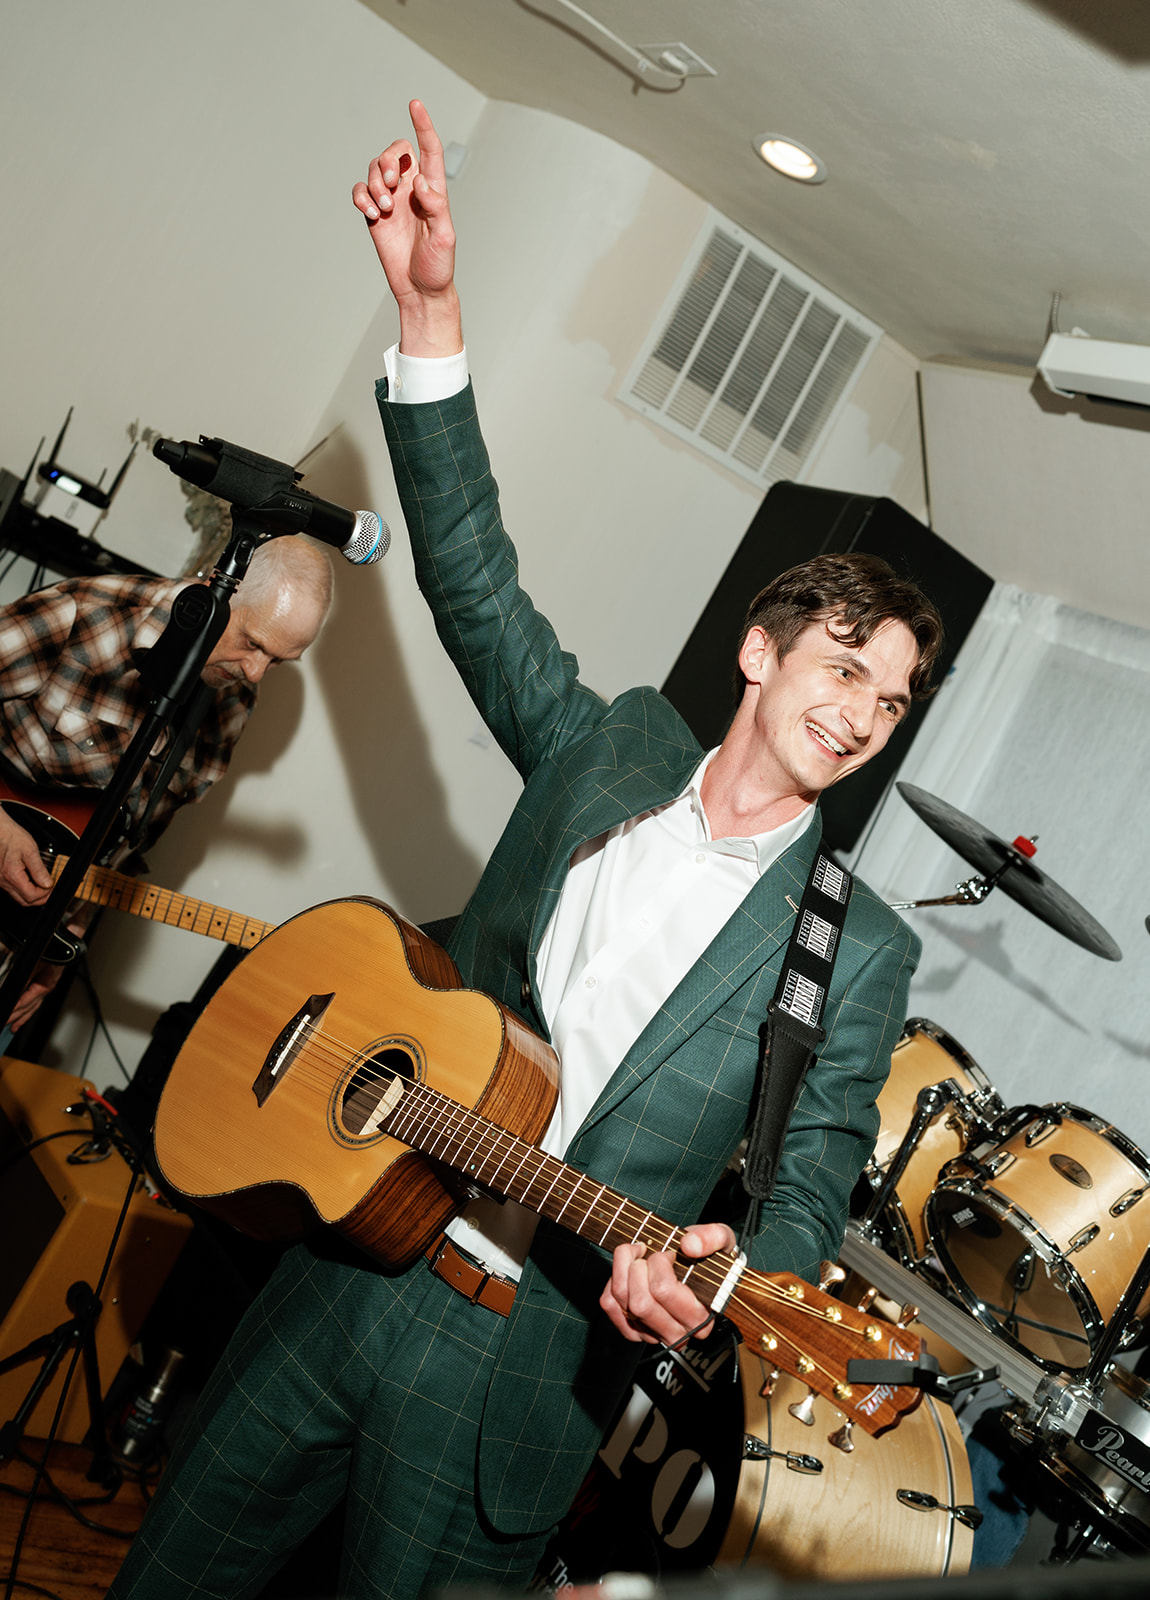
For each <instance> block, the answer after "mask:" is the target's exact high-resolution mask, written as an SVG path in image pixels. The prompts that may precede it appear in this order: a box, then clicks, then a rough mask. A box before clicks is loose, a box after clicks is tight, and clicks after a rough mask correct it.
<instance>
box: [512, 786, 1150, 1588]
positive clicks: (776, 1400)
mask: <svg viewBox="0 0 1150 1600" xmlns="http://www.w3.org/2000/svg"><path fill="white" fill-rule="evenodd" d="M898 789H899V791H900V793H901V794H902V795H903V798H904V799H905V800H906V801H907V803H908V804H909V805H910V806H911V807H912V809H913V810H914V811H915V812H916V813H917V814H918V816H919V817H920V818H922V820H924V821H925V822H926V823H927V824H928V826H929V827H931V828H932V829H933V830H934V831H935V832H936V833H938V834H939V835H940V836H941V837H942V838H943V839H944V840H945V841H946V842H947V843H948V844H950V845H951V847H952V848H953V849H955V850H956V851H958V853H959V854H960V855H961V856H962V857H963V859H964V860H965V861H966V862H968V863H969V864H970V865H972V866H973V867H975V869H976V870H977V872H978V873H979V874H980V876H979V877H976V878H972V879H970V880H968V881H967V882H966V883H963V884H959V885H958V887H957V889H956V890H955V892H954V893H953V894H951V895H948V896H945V897H943V898H942V899H940V900H929V901H923V900H920V901H914V902H911V903H909V904H905V905H903V906H898V907H896V908H895V909H910V906H911V905H913V906H922V905H975V904H978V903H980V902H981V901H982V900H984V899H985V898H986V896H987V894H989V893H990V891H991V890H992V889H994V888H996V887H998V888H1001V889H1002V890H1003V891H1004V893H1006V894H1007V895H1009V896H1011V897H1012V898H1013V899H1015V900H1016V901H1018V902H1019V903H1020V904H1022V905H1023V906H1025V907H1026V908H1027V909H1028V910H1029V911H1030V912H1031V913H1032V914H1033V915H1035V916H1037V917H1039V918H1040V919H1041V920H1042V921H1044V922H1046V923H1047V924H1048V925H1049V926H1051V927H1053V928H1054V929H1056V930H1057V931H1058V932H1059V933H1061V934H1063V935H1064V936H1065V937H1067V938H1068V939H1071V940H1072V941H1074V942H1075V943H1076V944H1078V945H1080V946H1082V947H1083V948H1084V949H1086V950H1089V951H1090V952H1092V953H1093V954H1095V955H1098V956H1100V957H1102V958H1103V959H1106V960H1118V959H1120V957H1121V951H1120V950H1119V949H1118V946H1117V945H1116V944H1115V943H1114V941H1113V940H1112V939H1111V938H1110V936H1109V934H1108V933H1107V932H1106V931H1105V929H1103V928H1102V927H1100V926H1099V924H1098V923H1097V922H1095V921H1094V919H1093V918H1092V917H1091V916H1089V914H1088V913H1087V912H1086V911H1084V910H1083V908H1082V907H1081V906H1079V905H1078V904H1077V903H1076V902H1075V901H1074V900H1072V899H1071V898H1070V896H1069V895H1068V894H1066V893H1065V892H1064V891H1063V890H1062V889H1061V888H1060V887H1059V886H1058V885H1057V884H1055V883H1053V882H1052V881H1051V880H1050V879H1049V878H1048V877H1047V876H1046V875H1045V874H1044V873H1043V872H1042V871H1041V870H1040V869H1039V868H1038V867H1037V866H1036V865H1035V864H1034V860H1033V856H1034V841H1033V840H1029V839H1016V840H1015V841H1014V843H1013V844H1007V843H1005V842H1004V841H1002V840H1000V839H998V838H996V837H995V836H994V835H993V834H991V833H988V832H987V831H986V830H985V829H983V828H981V827H980V826H979V825H978V824H976V823H974V822H972V821H971V820H970V819H969V818H967V817H965V816H963V815H962V813H961V812H958V811H956V810H954V808H953V807H951V806H949V805H947V804H945V803H944V802H943V801H941V800H937V799H936V798H935V797H934V796H932V795H928V794H926V793H925V792H924V791H923V790H921V789H916V788H913V787H912V786H911V785H909V784H903V783H900V784H899V785H898ZM1148 927H1150V923H1148ZM878 1110H879V1114H880V1118H881V1127H880V1131H879V1135H878V1139H877V1142H876V1146H875V1150H874V1155H873V1157H872V1160H871V1162H870V1164H869V1166H868V1168H867V1170H866V1174H865V1177H864V1179H863V1180H862V1181H861V1182H860V1185H859V1189H858V1191H857V1192H856V1197H855V1207H854V1210H855V1215H854V1217H853V1218H852V1220H851V1221H850V1222H849V1224H848V1227H847V1232H846V1237H845V1239H844V1241H843V1247H842V1251H841V1254H840V1257H839V1263H838V1264H837V1265H833V1264H827V1269H826V1273H825V1277H824V1283H823V1287H824V1288H831V1286H832V1284H834V1285H835V1286H834V1287H833V1288H831V1292H833V1293H834V1294H836V1295H839V1296H840V1297H841V1298H843V1299H844V1300H853V1301H855V1302H856V1303H858V1304H860V1305H864V1306H869V1305H871V1304H873V1305H874V1306H875V1309H876V1311H877V1312H878V1313H880V1314H881V1315H883V1316H885V1317H887V1318H888V1319H890V1320H892V1321H896V1322H898V1323H900V1324H901V1325H903V1326H909V1327H912V1328H913V1329H914V1331H915V1332H917V1333H920V1334H922V1335H923V1337H924V1342H925V1348H926V1349H927V1351H928V1352H929V1353H930V1355H931V1356H932V1357H933V1358H934V1362H933V1363H931V1362H928V1363H926V1364H925V1366H926V1367H927V1369H928V1370H926V1372H925V1375H922V1376H919V1375H917V1374H916V1376H915V1377H914V1378H912V1379H910V1380H909V1381H920V1382H922V1384H923V1387H924V1391H925V1392H924V1395H923V1400H922V1404H921V1405H920V1406H919V1407H918V1408H917V1409H916V1410H914V1411H912V1412H910V1413H909V1414H907V1415H904V1416H903V1417H902V1418H901V1420H900V1421H899V1424H898V1426H897V1427H896V1428H894V1429H893V1430H891V1431H889V1432H886V1433H884V1434H881V1435H879V1436H878V1437H871V1436H869V1435H867V1434H865V1433H862V1432H861V1431H859V1430H853V1432H852V1429H851V1428H850V1426H849V1424H847V1423H846V1419H845V1417H844V1415H843V1413H841V1412H839V1411H838V1410H836V1408H835V1407H834V1405H833V1404H832V1403H831V1402H830V1401H828V1400H826V1399H822V1398H819V1397H818V1396H816V1395H815V1394H814V1392H813V1391H808V1390H807V1388H806V1386H805V1385H804V1384H803V1383H802V1382H801V1381H800V1380H798V1379H796V1378H791V1377H787V1376H785V1375H780V1374H779V1373H778V1372H776V1371H774V1370H773V1369H772V1368H771V1367H770V1366H769V1364H768V1363H766V1362H765V1361H764V1360H763V1359H762V1358H761V1357H760V1356H759V1355H756V1354H755V1353H754V1352H753V1351H749V1350H745V1349H741V1350H740V1351H739V1353H738V1361H737V1363H736V1362H733V1361H730V1360H729V1359H727V1360H726V1361H725V1362H724V1354H723V1351H725V1353H726V1355H727V1357H728V1358H729V1356H730V1346H729V1345H728V1346H725V1347H723V1350H721V1351H720V1353H719V1354H718V1355H716V1351H715V1347H714V1344H713V1342H712V1341H699V1342H697V1343H694V1344H688V1345H687V1346H686V1348H685V1349H683V1350H681V1351H674V1352H668V1351H666V1350H663V1351H660V1352H658V1353H657V1354H656V1355H653V1356H652V1357H651V1358H649V1359H648V1360H646V1361H645V1362H643V1363H641V1365H640V1368H639V1372H638V1374H637V1377H636V1383H635V1388H634V1390H633V1393H632V1396H631V1400H630V1402H629V1403H628V1405H627V1407H626V1409H625V1410H624V1411H623V1412H621V1413H620V1415H619V1417H618V1418H617V1419H616V1423H615V1425H614V1427H613V1429H612V1430H611V1432H610V1433H609V1434H608V1436H607V1439H606V1440H605V1442H604V1447H603V1449H602V1450H601V1451H600V1454H599V1459H598V1460H597V1462H596V1469H595V1472H593V1474H592V1475H591V1476H590V1477H589V1479H588V1481H587V1483H586V1484H585V1486H584V1494H583V1496H582V1498H581V1500H580V1501H578V1502H577V1503H576V1513H575V1514H574V1516H573V1524H572V1529H566V1528H565V1529H564V1530H563V1533H564V1537H563V1538H561V1539H560V1541H559V1545H558V1547H557V1548H558V1550H559V1552H560V1554H559V1555H556V1552H555V1550H554V1549H553V1550H552V1552H551V1557H552V1566H551V1569H550V1571H549V1574H548V1575H546V1576H544V1577H543V1578H542V1579H541V1581H540V1583H539V1584H538V1585H537V1586H538V1587H541V1588H548V1589H552V1590H555V1589H558V1588H561V1587H563V1586H564V1585H565V1584H566V1583H567V1582H568V1581H569V1579H570V1577H571V1576H572V1575H573V1574H576V1573H577V1571H578V1559H577V1555H576V1552H580V1553H582V1554H583V1556H584V1558H585V1559H586V1557H587V1554H588V1552H589V1551H592V1550H593V1551H594V1559H595V1560H596V1562H598V1563H599V1564H600V1565H601V1558H602V1557H603V1555H604V1551H606V1550H608V1549H610V1550H611V1557H610V1559H609V1561H608V1564H609V1565H610V1564H611V1562H612V1561H613V1564H614V1565H615V1566H617V1567H619V1568H620V1569H621V1570H643V1571H654V1572H664V1573H665V1572H669V1571H675V1570H677V1569H678V1570H682V1569H684V1568H686V1569H690V1570H698V1568H699V1566H700V1565H704V1566H712V1567H714V1568H716V1569H719V1570H720V1571H725V1572H730V1571H732V1570H739V1569H743V1570H746V1569H747V1568H751V1567H756V1566H757V1567H764V1566H765V1567H768V1568H769V1569H771V1570H772V1571H773V1572H774V1573H776V1574H778V1575H779V1576H781V1577H784V1578H787V1579H794V1580H820V1579H832V1580H839V1579H843V1578H869V1579H878V1578H881V1579H885V1578H890V1577H900V1576H902V1577H905V1576H912V1575H920V1576H924V1577H931V1576H939V1577H941V1576H953V1575H957V1574H961V1573H963V1572H965V1571H966V1570H967V1568H968V1566H969V1565H970V1561H971V1556H972V1549H973V1542H974V1539H975V1533H976V1530H977V1528H978V1527H979V1526H980V1524H981V1523H982V1520H983V1513H982V1510H981V1509H980V1508H978V1507H977V1506H976V1505H975V1504H974V1500H975V1494H974V1490H973V1487H972V1472H971V1461H970V1457H969V1455H968V1445H967V1441H966V1440H965V1439H964V1437H963V1430H962V1428H961V1427H960V1424H959V1420H958V1415H957V1414H956V1410H957V1407H958V1406H961V1404H962V1403H964V1402H965V1401H967V1400H969V1399H971V1398H972V1397H978V1396H985V1395H987V1394H988V1393H989V1394H990V1395H992V1396H994V1397H995V1400H996V1405H997V1407H1001V1408H1002V1409H1001V1412H1000V1414H1001V1416H1002V1418H1003V1419H1004V1421H1005V1425H1006V1437H1007V1439H1008V1440H1009V1443H1008V1444H1006V1445H1004V1447H1003V1448H1004V1450H1005V1451H1006V1452H1007V1453H1008V1454H1009V1456H1010V1458H1011V1460H1012V1461H1013V1462H1014V1463H1015V1464H1016V1466H1018V1467H1019V1468H1020V1469H1021V1470H1020V1472H1016V1473H1015V1477H1016V1479H1021V1480H1022V1481H1023V1482H1024V1483H1025V1484H1026V1486H1027V1488H1033V1494H1032V1495H1030V1494H1028V1495H1027V1496H1026V1498H1031V1499H1033V1501H1034V1502H1035V1503H1038V1504H1040V1505H1043V1509H1048V1514H1049V1515H1050V1516H1051V1518H1052V1520H1053V1521H1054V1523H1055V1525H1056V1529H1057V1535H1056V1546H1055V1549H1054V1550H1053V1551H1052V1555H1051V1558H1052V1559H1053V1560H1056V1561H1059V1562H1070V1561H1074V1560H1077V1559H1079V1558H1081V1557H1083V1556H1085V1555H1087V1554H1090V1555H1095V1556H1111V1555H1115V1554H1117V1555H1141V1554H1145V1553H1146V1552H1148V1551H1150V1386H1148V1385H1147V1384H1146V1383H1145V1382H1143V1380H1142V1379H1141V1378H1140V1377H1138V1376H1137V1375H1136V1374H1135V1373H1134V1372H1133V1371H1132V1370H1130V1369H1129V1368H1128V1367H1127V1366H1124V1365H1122V1364H1120V1363H1119V1362H1118V1360H1117V1359H1116V1358H1117V1357H1118V1356H1119V1355H1120V1354H1125V1353H1126V1352H1129V1351H1132V1350H1133V1349H1134V1348H1135V1347H1136V1346H1137V1345H1138V1344H1139V1343H1140V1340H1141V1333H1142V1325H1141V1319H1142V1317H1143V1316H1144V1315H1146V1313H1147V1310H1148V1309H1150V1161H1148V1160H1147V1158H1146V1156H1145V1155H1143V1153H1142V1152H1141V1151H1140V1150H1139V1149H1138V1148H1137V1147H1136V1146H1135V1145H1134V1144H1133V1143H1132V1142H1131V1141H1130V1140H1129V1139H1127V1138H1125V1137H1124V1136H1123V1135H1122V1134H1121V1133H1120V1132H1119V1131H1118V1130H1117V1129H1116V1128H1114V1127H1113V1126H1111V1125H1110V1124H1109V1123H1107V1122H1106V1121H1105V1120H1104V1119H1102V1118H1100V1117H1097V1116H1095V1115H1093V1114H1092V1113H1091V1112H1089V1111H1086V1110H1083V1109H1082V1108H1081V1107H1079V1106H1075V1105H1070V1104H1066V1103H1058V1104H1053V1105H1042V1106H1039V1105H1023V1106H1014V1107H1011V1106H1008V1105H1007V1104H1006V1103H1005V1101H1004V1100H1003V1099H1002V1097H1001V1096H1000V1095H999V1093H998V1092H997V1091H996V1089H995V1087H994V1085H993V1084H992V1083H991V1081H990V1079H989V1078H988V1077H987V1075H986V1073H985V1072H983V1070H982V1069H981V1068H980V1067H979V1066H978V1064H977V1063H976V1062H975V1061H974V1060H973V1059H972V1058H971V1056H970V1055H969V1054H968V1053H967V1052H966V1051H965V1050H964V1049H963V1048H962V1046H961V1045H960V1044H958V1043H957V1041H956V1040H955V1039H953V1038H952V1037H951V1036H950V1035H949V1034H948V1033H946V1032H945V1031H944V1030H943V1029H942V1028H940V1027H938V1026H936V1025H935V1024H934V1023H932V1022H930V1021H927V1020H926V1019H925V1018H921V1017H916V1018H912V1019H911V1020H910V1021H909V1022H908V1023H907V1024H906V1027H905V1029H904V1030H903V1034H902V1037H901V1039H900V1040H899V1042H898V1044H897V1046H896V1048H895V1050H894V1053H893V1057H892V1061H891V1071H890V1076H889V1078H888V1080H887V1083H886V1086H885V1088H884V1089H883V1091H882V1094H881V1095H880V1096H879V1100H878ZM836 1280H837V1282H836ZM932 1364H937V1365H938V1367H939V1368H940V1371H939V1372H938V1373H937V1374H934V1375H932V1374H931V1373H930V1371H929V1367H930V1365H932ZM944 1374H945V1375H944ZM898 1381H900V1382H901V1381H908V1380H906V1379H902V1378H900V1379H899V1380H898ZM1001 1391H1005V1393H1002V1392H1001ZM975 1409H977V1408H975ZM740 1420H741V1423H742V1428H741V1439H742V1447H741V1449H740V1448H739V1445H738V1439H739V1437H740V1428H739V1422H740ZM1044 1490H1045V1491H1048V1492H1046V1493H1044V1492H1043V1491H1044ZM574 1528H577V1529H578V1532H577V1533H575V1532H574V1531H573V1529H574ZM623 1528H625V1529H626V1530H627V1531H626V1535H625V1537H624V1536H622V1535H619V1539H620V1542H619V1544H618V1546H617V1547H615V1548H613V1549H612V1547H611V1540H612V1538H613V1537H615V1536H616V1535H617V1534H619V1530H620V1529H623ZM636 1530H643V1531H642V1539H643V1541H644V1547H643V1549H642V1551H641V1552H640V1553H638V1554H637V1550H636V1543H635V1541H636V1539H637V1538H638V1537H639V1535H638V1534H637V1532H636ZM541 1572H542V1569H541Z"/></svg>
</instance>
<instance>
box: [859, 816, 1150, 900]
mask: <svg viewBox="0 0 1150 1600" xmlns="http://www.w3.org/2000/svg"><path fill="white" fill-rule="evenodd" d="M1019 843H1026V844H1030V845H1035V844H1037V843H1038V835H1037V834H1032V835H1031V837H1030V839H1029V840H1022V841H1018V840H1016V841H1015V844H1014V845H1012V846H1011V847H1010V849H1009V851H1008V853H1007V855H1006V859H1005V860H1004V861H1003V863H1002V865H1001V866H1000V867H999V868H997V870H996V871H994V872H992V873H990V874H989V876H987V875H983V876H980V877H977V878H964V879H963V881H962V882H961V883H956V884H955V886H954V892H953V893H952V894H943V895H938V896H937V897H936V898H935V899H933V900H892V901H891V902H890V908H891V910H892V911H915V910H917V909H918V907H919V906H978V905H981V904H982V902H983V901H984V900H985V899H986V897H987V895H988V894H989V893H990V891H991V890H992V889H994V888H995V887H996V886H997V884H998V881H999V879H1000V878H1002V877H1003V876H1004V874H1005V873H1006V872H1007V871H1008V870H1009V869H1010V868H1011V867H1015V868H1023V869H1025V868H1026V867H1027V866H1028V865H1029V857H1028V856H1027V855H1026V854H1024V852H1023V851H1022V850H1020V849H1018V848H1017V845H1018V844H1019ZM1033 853H1034V852H1033V850H1031V852H1030V854H1031V855H1033ZM1147 920H1148V922H1150V919H1147Z"/></svg>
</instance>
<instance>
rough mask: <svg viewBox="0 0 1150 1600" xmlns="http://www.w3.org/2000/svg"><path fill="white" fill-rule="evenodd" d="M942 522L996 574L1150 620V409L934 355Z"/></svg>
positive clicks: (932, 422)
mask: <svg viewBox="0 0 1150 1600" xmlns="http://www.w3.org/2000/svg"><path fill="white" fill-rule="evenodd" d="M922 387H923V409H924V415H925V422H926V437H927V444H928V449H927V454H928V460H929V472H930V487H931V499H932V504H933V509H934V526H935V529H936V530H937V532H938V533H940V534H941V535H942V537H943V538H944V539H946V540H948V541H949V542H950V543H951V544H953V545H955V546H956V547H957V548H958V549H959V550H961V551H962V552H963V554H964V555H967V556H969V557H970V558H971V560H972V561H976V562H977V563H978V564H979V566H981V567H983V568H984V569H985V570H986V571H987V572H989V573H990V574H991V576H992V577H994V578H996V579H998V580H999V581H1000V582H1003V583H1013V584H1017V586H1018V587H1019V588H1020V589H1026V590H1028V591H1030V592H1031V593H1034V594H1049V595H1054V596H1055V597H1056V598H1057V599H1059V600H1065V601H1067V602H1068V603H1070V604H1071V605H1075V606H1078V607H1079V608H1080V609H1081V610H1083V611H1092V612H1094V613H1096V614H1097V615H1098V616H1103V617H1111V618H1113V619H1114V620H1115V621H1118V622H1131V623H1135V624H1136V625H1138V626H1140V627H1150V539H1148V538H1147V522H1148V511H1147V508H1148V507H1150V413H1147V412H1144V411H1134V410H1130V409H1126V408H1123V407H1119V406H1106V405H1092V404H1090V403H1089V402H1084V401H1081V400H1072V401H1066V400H1061V399H1059V398H1058V396H1057V395H1053V394H1051V393H1050V391H1049V390H1048V389H1047V388H1046V386H1045V384H1043V382H1042V381H1041V379H1039V378H1037V377H1036V376H1034V375H1033V374H1022V373H1003V372H981V371H976V370H972V369H969V368H964V367H948V366H942V365H929V366H927V367H924V369H923V376H922Z"/></svg>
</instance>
